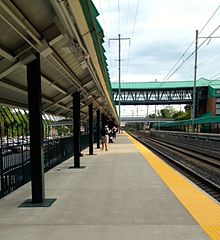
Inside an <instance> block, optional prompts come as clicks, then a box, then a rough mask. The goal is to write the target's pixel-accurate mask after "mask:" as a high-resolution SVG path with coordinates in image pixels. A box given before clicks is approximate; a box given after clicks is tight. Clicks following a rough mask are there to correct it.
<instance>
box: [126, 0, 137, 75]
mask: <svg viewBox="0 0 220 240" xmlns="http://www.w3.org/2000/svg"><path fill="white" fill-rule="evenodd" d="M139 4H140V0H137V5H136V10H135V17H134V23H133V27H132V31H131V40H132V39H133V35H134V31H135V26H136V22H137V15H138V9H139ZM130 55H131V44H129V49H128V60H127V68H126V75H127V73H128V68H129V63H130Z"/></svg>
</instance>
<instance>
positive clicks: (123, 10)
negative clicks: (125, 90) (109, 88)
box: [94, 0, 220, 81]
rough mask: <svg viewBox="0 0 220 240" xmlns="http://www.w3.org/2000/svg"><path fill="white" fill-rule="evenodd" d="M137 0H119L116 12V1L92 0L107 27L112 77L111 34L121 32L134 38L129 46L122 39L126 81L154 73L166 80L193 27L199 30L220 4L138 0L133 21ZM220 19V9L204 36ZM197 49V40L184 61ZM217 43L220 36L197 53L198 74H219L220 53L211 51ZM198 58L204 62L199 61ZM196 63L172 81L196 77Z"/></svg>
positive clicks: (190, 63) (114, 43)
mask: <svg viewBox="0 0 220 240" xmlns="http://www.w3.org/2000/svg"><path fill="white" fill-rule="evenodd" d="M137 2H138V1H135V0H132V1H131V0H120V1H119V4H120V5H119V11H118V2H117V1H100V0H94V3H95V5H96V6H97V8H98V10H99V12H100V16H99V21H100V22H101V24H102V26H103V28H104V30H105V35H106V39H105V40H106V43H105V45H104V46H105V48H106V51H107V52H106V56H107V58H108V64H109V70H110V76H111V80H113V81H116V80H117V78H118V61H117V60H118V42H117V41H111V42H110V47H109V39H110V38H117V37H118V33H119V32H120V34H121V37H126V38H127V37H129V38H131V45H130V46H129V43H128V41H121V58H122V62H121V65H122V69H121V70H122V73H121V74H122V79H123V80H125V81H130V80H131V79H138V80H142V81H152V80H154V79H155V78H157V79H158V80H163V79H164V78H165V76H166V75H167V74H168V72H169V71H170V70H171V68H172V67H173V66H174V64H175V63H176V61H177V60H178V59H179V58H180V57H181V56H182V54H183V53H184V51H185V50H186V48H187V47H188V46H189V44H190V43H191V42H192V41H193V40H194V39H195V30H196V29H199V30H201V29H202V27H203V26H204V24H205V23H206V22H207V20H208V19H209V18H210V16H211V15H212V14H213V12H214V10H215V9H216V8H217V7H218V6H219V0H212V1H201V0H193V1H192V0H184V1H183V0H154V1H145V0H139V7H138V14H137V17H136V23H135V22H134V20H135V14H136V9H137ZM219 22H220V10H219V11H218V12H217V14H216V15H215V17H213V19H212V20H211V21H210V23H209V24H208V25H207V27H206V28H205V29H204V30H203V32H202V35H203V36H205V35H206V36H208V35H209V34H210V33H211V32H212V31H213V30H214V29H215V28H216V27H217V26H218V25H219ZM134 23H135V24H134ZM119 25H120V26H119ZM134 26H135V28H134ZM133 30H134V33H133V35H132V31H133ZM219 34H220V31H217V32H216V35H219ZM202 41H203V39H199V44H201V43H202ZM194 48H195V46H194V44H193V45H192V47H191V48H190V49H189V51H188V52H187V53H186V55H185V56H184V58H183V59H182V60H181V62H180V64H181V63H182V61H183V60H184V59H185V58H186V57H187V56H188V55H189V54H190V53H192V52H193V51H194ZM219 48H220V39H216V40H214V39H213V40H212V41H211V43H210V44H209V45H206V44H204V45H203V46H202V47H201V49H200V51H199V53H198V66H199V67H198V77H201V76H203V77H207V78H208V77H210V76H211V75H214V74H215V73H217V71H218V70H217V69H219V67H218V66H219V62H218V59H220V58H219V57H220V55H216V56H215V57H213V56H212V55H213V54H215V53H216V52H217V51H218V49H219ZM214 62H216V63H214ZM200 63H203V65H201V66H200V65H199V64H200ZM193 67H194V59H193V57H192V58H191V59H190V60H189V61H187V62H186V63H185V64H183V67H181V68H180V70H178V71H177V72H176V73H175V74H174V75H173V76H172V77H171V78H170V80H182V79H184V80H185V79H189V80H190V79H192V78H193ZM219 72H220V71H219ZM135 81H136V80H135Z"/></svg>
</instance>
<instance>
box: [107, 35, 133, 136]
mask: <svg viewBox="0 0 220 240" xmlns="http://www.w3.org/2000/svg"><path fill="white" fill-rule="evenodd" d="M113 40H116V41H118V115H119V133H120V128H121V40H129V44H130V38H121V34H118V38H110V39H109V43H110V41H113Z"/></svg>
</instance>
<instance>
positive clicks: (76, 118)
mask: <svg viewBox="0 0 220 240" xmlns="http://www.w3.org/2000/svg"><path fill="white" fill-rule="evenodd" d="M73 129H74V130H73V133H74V136H73V139H74V143H73V144H74V167H75V168H80V92H79V91H77V92H75V93H73Z"/></svg>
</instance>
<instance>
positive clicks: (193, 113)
mask: <svg viewBox="0 0 220 240" xmlns="http://www.w3.org/2000/svg"><path fill="white" fill-rule="evenodd" d="M197 51H198V30H196V45H195V65H194V84H193V109H192V132H195V117H196V76H197Z"/></svg>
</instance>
